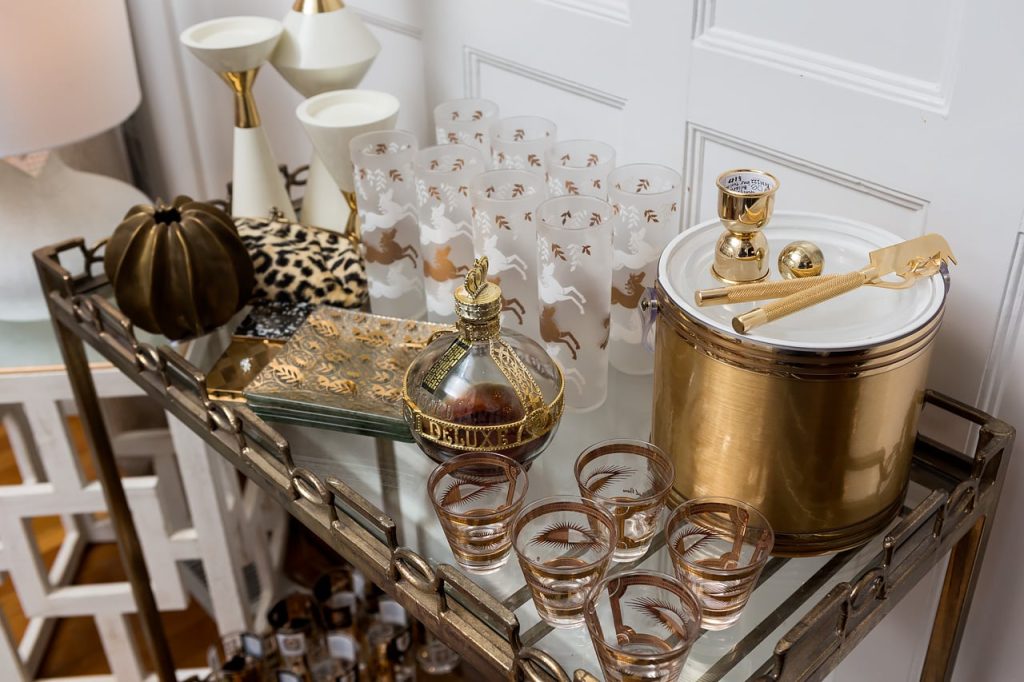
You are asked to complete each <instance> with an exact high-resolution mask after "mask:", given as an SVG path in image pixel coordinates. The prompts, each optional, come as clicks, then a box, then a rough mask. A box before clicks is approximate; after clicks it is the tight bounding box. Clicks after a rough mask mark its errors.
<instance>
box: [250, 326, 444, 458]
mask: <svg viewBox="0 0 1024 682" xmlns="http://www.w3.org/2000/svg"><path fill="white" fill-rule="evenodd" d="M444 329H445V327H444V326H443V325H439V324H432V323H429V322H417V321H415V320H399V319H396V318H392V317H381V316H379V315H370V314H367V313H361V312H354V311H350V310H343V309H339V308H332V307H330V306H319V307H317V308H316V309H315V310H314V311H313V312H312V313H311V314H310V315H309V317H308V318H307V319H306V321H305V322H304V323H303V324H302V326H301V327H299V329H298V330H297V331H296V332H295V334H294V335H293V336H292V338H291V340H289V341H288V342H287V343H286V344H285V346H284V348H282V349H281V350H280V351H279V352H278V353H277V355H276V356H275V357H274V358H273V359H272V360H271V361H270V363H269V364H268V365H267V366H266V367H264V368H263V371H261V372H260V373H259V375H258V376H257V377H256V378H255V379H254V380H253V381H252V382H251V383H250V384H249V385H248V387H246V389H245V391H244V397H245V400H246V402H248V403H249V407H250V408H251V409H252V410H253V411H254V412H255V413H256V414H258V415H260V416H261V417H263V418H264V419H266V420H268V421H278V422H286V423H290V424H300V425H303V426H315V427H319V428H328V429H334V430H338V431H348V432H351V433H359V434H362V435H369V436H381V437H384V438H390V439H393V440H401V441H411V440H412V434H411V433H410V432H409V428H408V427H407V426H406V424H405V420H404V419H403V418H402V378H403V376H404V374H405V370H406V368H407V367H408V366H409V363H410V362H412V360H413V358H414V357H415V356H416V354H417V353H419V351H420V350H422V349H423V347H424V346H425V345H426V343H427V341H428V340H429V339H430V337H431V336H432V335H433V334H434V333H435V332H437V331H440V330H444Z"/></svg>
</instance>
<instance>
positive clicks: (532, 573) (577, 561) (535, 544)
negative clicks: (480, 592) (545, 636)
mask: <svg viewBox="0 0 1024 682" xmlns="http://www.w3.org/2000/svg"><path fill="white" fill-rule="evenodd" d="M616 539H617V537H616V533H615V522H614V520H613V519H612V517H611V516H610V515H609V514H608V512H606V511H605V510H604V509H603V508H602V507H601V506H600V505H598V504H596V503H594V502H591V501H590V500H586V499H582V498H579V497H571V496H567V495H559V496H555V497H545V498H543V499H540V500H537V501H536V502H532V503H530V504H528V505H526V506H525V507H523V509H522V510H521V511H520V512H519V514H518V515H516V518H515V520H514V521H513V522H512V546H513V547H514V548H515V551H516V556H518V557H519V565H520V567H521V568H522V569H523V576H524V577H525V578H526V584H527V585H529V587H530V592H531V593H532V595H533V604H534V606H535V607H536V608H537V613H538V614H539V615H540V617H541V618H543V619H544V620H545V621H547V623H548V624H549V625H551V626H552V627H555V628H573V627H576V626H578V625H581V624H582V623H583V605H584V602H585V601H586V598H587V595H588V594H589V593H590V590H591V588H593V586H594V585H595V584H596V583H597V581H599V580H600V579H601V578H602V577H603V576H604V573H605V571H606V570H607V569H608V564H609V559H610V558H611V555H612V552H613V551H614V550H615V542H616Z"/></svg>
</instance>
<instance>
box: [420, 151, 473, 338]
mask: <svg viewBox="0 0 1024 682" xmlns="http://www.w3.org/2000/svg"><path fill="white" fill-rule="evenodd" d="M483 170H484V157H483V156H482V155H481V154H480V152H479V151H477V150H476V149H473V148H472V147H469V146H467V145H464V144H444V145H438V146H436V147H427V148H426V149H422V150H420V152H419V153H418V154H417V155H416V197H417V200H418V201H419V217H420V245H421V248H422V255H423V285H424V288H425V289H426V295H427V319H429V320H430V321H431V322H455V319H456V315H455V298H454V296H455V289H456V288H457V287H458V286H459V284H461V283H462V280H463V279H464V277H465V275H466V273H467V272H469V268H470V267H471V266H472V265H473V258H474V255H473V215H472V211H473V201H472V199H471V198H470V195H469V185H470V183H471V182H472V180H473V178H475V177H476V176H477V175H479V174H480V173H481V172H482V171H483Z"/></svg>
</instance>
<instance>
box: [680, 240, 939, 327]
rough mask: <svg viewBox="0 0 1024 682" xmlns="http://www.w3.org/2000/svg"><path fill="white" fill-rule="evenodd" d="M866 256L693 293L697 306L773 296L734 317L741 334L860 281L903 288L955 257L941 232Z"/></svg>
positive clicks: (845, 289) (867, 283)
mask: <svg viewBox="0 0 1024 682" xmlns="http://www.w3.org/2000/svg"><path fill="white" fill-rule="evenodd" d="M868 258H869V260H870V264H869V265H867V266H866V267H864V268H861V269H860V270H857V271H854V272H848V273H846V274H844V275H828V276H824V277H813V278H807V279H794V280H786V281H783V282H763V283H754V284H741V285H737V286H731V287H723V288H720V289H705V290H703V291H698V292H697V294H696V299H697V305H699V306H703V305H714V304H718V303H741V302H745V301H760V300H764V299H768V298H778V299H779V300H777V301H773V302H771V303H769V304H767V305H764V306H761V307H760V308H755V309H754V310H751V311H750V312H747V313H743V314H742V315H737V316H736V317H734V318H733V320H732V326H733V329H735V330H736V331H737V332H739V333H741V334H746V333H748V332H749V331H750V330H752V329H754V328H756V327H759V326H761V325H762V324H765V323H767V322H772V321H774V320H778V319H780V318H782V317H785V316H787V315H791V314H793V313H795V312H797V311H799V310H803V309H804V308H809V307H810V306H813V305H816V304H818V303H821V302H822V301H827V300H829V299H830V298H835V297H836V296H839V295H841V294H845V293H846V292H848V291H853V290H854V289H858V288H860V287H862V286H865V285H870V286H876V287H882V288H885V289H906V288H908V287H911V286H913V285H914V283H915V282H916V281H917V280H919V279H921V278H922V277H930V276H932V275H934V274H936V273H937V272H939V270H940V268H941V267H942V266H943V264H944V263H946V262H951V263H953V264H954V265H955V264H956V258H955V257H954V256H953V252H952V249H950V248H949V244H948V243H947V242H946V240H945V239H944V238H943V237H942V236H941V235H938V234H934V233H933V234H926V235H924V236H922V237H917V238H916V239H910V240H908V241H905V242H901V243H899V244H894V245H892V246H887V247H885V248H882V249H876V250H875V251H872V252H871V253H870V254H868ZM892 274H895V275H896V276H897V277H898V278H899V280H898V281H892V280H886V279H883V278H884V277H886V276H887V275H892Z"/></svg>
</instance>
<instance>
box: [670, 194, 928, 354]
mask: <svg viewBox="0 0 1024 682" xmlns="http://www.w3.org/2000/svg"><path fill="white" fill-rule="evenodd" d="M722 230H723V228H722V224H721V222H719V221H718V220H717V219H716V220H709V221H707V222H704V223H701V224H699V225H695V226H694V227H692V228H690V229H689V230H686V231H685V232H683V233H682V234H680V235H679V236H677V237H676V238H675V239H673V240H672V241H671V242H670V243H669V245H668V246H667V247H665V251H664V253H663V254H662V256H661V261H660V262H659V264H658V281H659V282H660V283H661V286H662V288H663V289H664V290H665V293H666V294H667V295H668V296H669V298H671V299H672V301H673V302H674V303H675V304H676V305H678V306H679V307H680V308H682V310H683V311H684V312H685V313H686V316H687V317H690V318H692V319H695V320H697V321H698V322H701V323H703V324H705V325H707V326H709V327H712V328H714V329H716V330H718V331H720V332H722V333H724V334H727V335H729V336H731V337H735V338H744V339H749V340H751V341H755V342H760V343H764V344H767V345H771V346H775V347H779V348H788V349H793V350H805V351H836V350H849V349H854V348H863V347H869V346H875V345H878V344H882V343H885V342H888V341H893V340H895V339H899V338H901V337H903V336H906V335H907V334H910V333H912V332H913V331H915V330H917V329H919V328H920V327H921V326H922V325H924V324H925V323H927V322H928V321H929V320H931V319H932V318H933V317H935V315H936V314H937V313H938V312H939V311H940V310H941V309H942V304H943V301H944V300H945V295H946V289H945V284H944V282H943V280H942V275H940V274H937V275H934V276H933V277H930V278H928V279H927V280H923V281H919V282H917V283H916V284H915V285H914V286H912V287H910V288H909V289H900V290H892V289H882V288H879V287H872V286H865V287H861V288H860V289H857V290H855V291H851V292H849V293H846V294H843V295H841V296H838V297H836V298H833V299H831V300H828V301H825V302H823V303H819V304H818V305H816V306H814V307H812V308H808V309H806V310H801V311H800V312H797V313H794V314H792V315H790V316H789V317H785V318H782V319H781V320H776V321H774V322H770V323H768V324H766V325H763V326H761V327H758V328H757V329H756V330H755V331H754V332H753V333H751V334H747V335H745V336H741V335H739V334H737V333H736V332H735V331H733V328H732V318H733V317H735V316H736V315H739V314H741V313H744V312H746V311H748V310H752V309H754V308H756V307H757V306H758V305H761V303H732V304H729V305H717V306H707V307H703V308H698V307H697V305H696V304H695V303H694V300H693V296H694V292H695V291H697V290H698V289H712V288H716V287H721V286H725V285H724V284H723V283H722V282H720V281H719V280H717V279H715V277H714V276H713V275H712V274H711V264H712V261H713V260H714V251H715V242H716V241H718V237H719V235H720V234H721V233H722ZM764 235H765V237H767V238H768V244H769V245H770V248H771V253H770V256H769V258H770V263H771V271H770V274H769V275H768V277H769V279H779V277H780V276H779V273H778V270H777V268H776V259H777V258H778V255H779V252H780V251H781V250H782V249H783V247H785V246H786V244H788V243H790V242H793V241H797V240H807V241H810V242H814V243H815V244H817V245H818V246H819V247H820V248H821V250H822V252H823V253H824V254H825V271H824V273H823V274H827V275H836V274H842V273H845V272H850V271H853V270H859V269H860V268H862V267H864V266H865V265H867V264H868V253H869V252H870V251H874V250H875V249H878V248H881V247H883V246H890V245H892V244H897V243H899V242H901V241H904V240H905V239H907V238H908V237H900V236H899V235H896V234H893V233H892V232H889V231H888V230H883V229H882V228H880V227H876V226H874V225H869V224H867V223H861V222H857V221H854V220H848V219H846V218H839V217H836V216H829V215H822V214H817V213H801V212H795V211H776V212H775V214H774V215H773V216H772V220H771V222H770V223H769V224H768V225H767V227H765V229H764ZM911 236H917V235H911ZM889 279H893V277H892V276H890V277H889Z"/></svg>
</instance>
